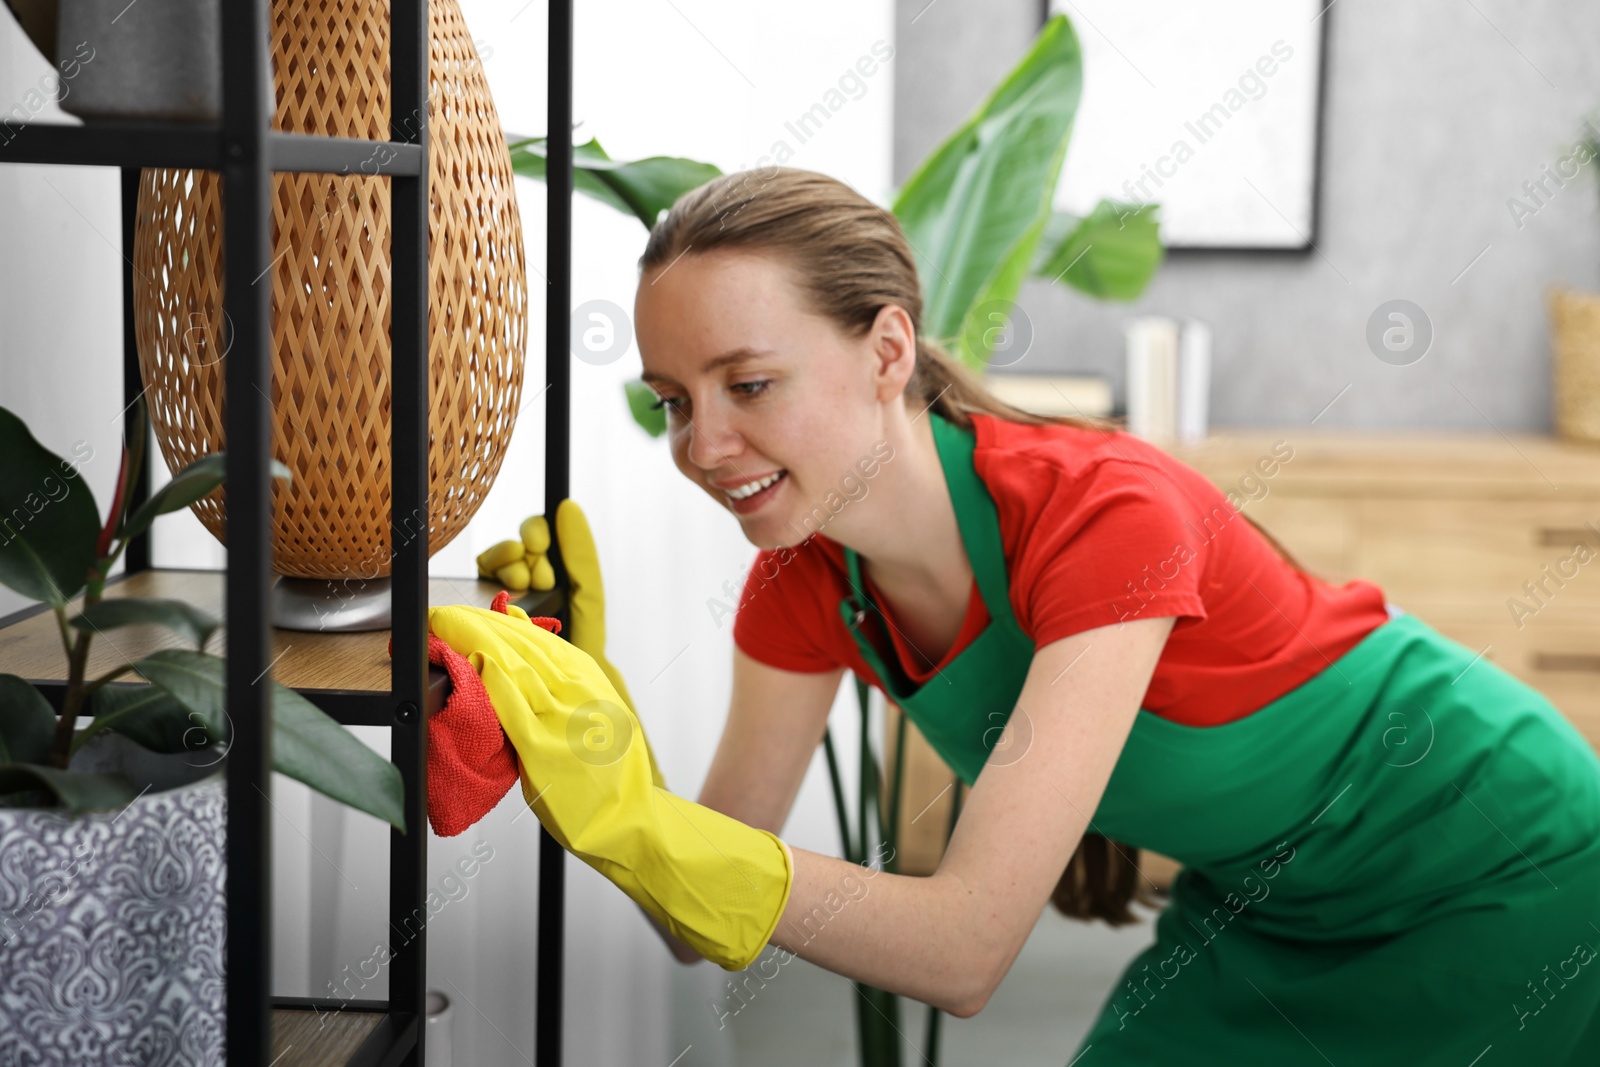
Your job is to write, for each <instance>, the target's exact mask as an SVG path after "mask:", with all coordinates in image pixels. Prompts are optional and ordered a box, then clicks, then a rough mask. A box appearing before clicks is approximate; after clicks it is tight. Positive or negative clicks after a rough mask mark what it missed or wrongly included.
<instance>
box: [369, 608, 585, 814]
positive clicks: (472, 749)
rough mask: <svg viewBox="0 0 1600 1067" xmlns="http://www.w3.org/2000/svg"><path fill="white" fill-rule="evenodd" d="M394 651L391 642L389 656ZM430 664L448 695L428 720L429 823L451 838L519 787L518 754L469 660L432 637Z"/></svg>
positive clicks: (545, 621)
mask: <svg viewBox="0 0 1600 1067" xmlns="http://www.w3.org/2000/svg"><path fill="white" fill-rule="evenodd" d="M510 600H511V594H510V593H507V592H505V591H504V590H502V591H500V592H499V593H497V594H495V598H494V602H493V603H492V604H490V605H489V607H490V609H491V610H493V611H498V612H500V614H502V615H506V614H509V612H507V611H506V604H507V603H508V602H509V601H510ZM528 621H529V622H531V623H533V624H534V625H535V626H542V627H544V628H545V629H546V630H549V631H550V632H551V633H555V634H558V633H560V632H561V621H560V620H559V619H553V618H551V617H549V616H547V615H535V616H532V617H531V618H530V619H529V620H528ZM393 650H394V642H393V639H392V638H391V639H390V654H391V655H392V654H393ZM428 662H429V663H432V664H433V665H434V666H436V667H443V668H444V669H445V672H446V673H447V674H449V675H450V695H449V696H448V697H447V698H446V699H445V705H444V707H443V708H442V709H440V710H439V711H438V712H437V713H436V714H434V715H432V716H430V717H429V719H428V822H429V823H430V824H431V825H432V826H433V832H434V833H436V834H438V835H439V836H440V837H455V836H456V835H457V834H459V833H462V832H463V831H465V830H466V829H467V828H468V827H470V826H472V825H473V824H474V823H476V822H477V821H478V820H479V819H482V818H483V817H484V816H485V815H487V814H489V812H490V811H492V810H493V809H494V806H495V805H496V804H498V803H500V801H501V799H502V798H504V797H505V795H506V794H507V793H508V792H510V791H511V787H512V786H513V785H515V784H516V783H517V750H516V749H515V748H513V747H512V745H511V739H510V738H508V737H507V736H506V732H505V730H503V729H501V727H500V719H499V716H497V715H495V712H494V705H493V704H491V703H490V702H489V691H488V690H487V689H485V688H484V687H483V679H482V678H479V677H478V672H477V671H475V670H473V669H472V664H471V662H469V661H468V659H467V657H465V656H463V655H461V653H459V652H457V651H455V650H454V649H452V648H451V647H450V646H449V645H447V644H445V643H444V642H443V641H441V640H440V639H439V638H437V637H435V636H434V635H433V634H431V633H430V634H429V635H428Z"/></svg>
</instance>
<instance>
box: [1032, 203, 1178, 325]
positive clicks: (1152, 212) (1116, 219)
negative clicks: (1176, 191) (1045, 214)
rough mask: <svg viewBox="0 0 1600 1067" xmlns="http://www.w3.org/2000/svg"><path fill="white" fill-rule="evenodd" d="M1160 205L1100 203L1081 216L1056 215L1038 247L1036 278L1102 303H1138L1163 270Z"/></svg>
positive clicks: (1034, 270) (1062, 213)
mask: <svg viewBox="0 0 1600 1067" xmlns="http://www.w3.org/2000/svg"><path fill="white" fill-rule="evenodd" d="M1160 209H1161V205H1159V204H1121V203H1117V202H1115V201H1111V200H1102V201H1100V202H1099V203H1098V204H1096V205H1095V206H1094V210H1093V211H1091V212H1089V214H1087V215H1084V216H1082V217H1079V216H1077V215H1072V214H1069V213H1067V212H1065V211H1058V212H1056V213H1055V214H1053V215H1052V216H1051V217H1050V221H1049V223H1047V224H1046V226H1045V232H1044V236H1043V238H1042V239H1041V240H1040V242H1039V250H1038V255H1037V257H1036V258H1035V260H1034V269H1033V273H1034V274H1036V275H1038V276H1039V277H1041V278H1048V279H1050V280H1051V281H1061V282H1065V283H1066V284H1068V285H1070V286H1072V287H1073V288H1074V289H1077V290H1079V291H1081V292H1083V293H1086V294H1088V295H1089V296H1092V297H1095V298H1097V299H1100V300H1134V299H1137V298H1138V296H1139V294H1140V293H1142V292H1144V290H1145V286H1147V285H1149V284H1150V279H1151V278H1152V277H1154V276H1155V272H1156V270H1157V268H1159V267H1160V266H1161V261H1162V258H1163V257H1164V256H1165V255H1166V250H1165V249H1164V248H1162V246H1161V218H1160Z"/></svg>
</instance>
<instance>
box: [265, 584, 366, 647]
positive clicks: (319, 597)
mask: <svg viewBox="0 0 1600 1067" xmlns="http://www.w3.org/2000/svg"><path fill="white" fill-rule="evenodd" d="M391 585H392V582H391V580H390V579H388V578H353V579H352V578H290V577H288V576H287V575H279V576H278V580H277V581H276V582H274V583H273V586H272V594H271V597H270V610H271V621H272V625H273V626H276V627H277V628H278V629H280V630H307V631H310V632H313V633H357V632H361V631H365V630H387V629H389V626H390V611H389V609H390V596H389V592H390V587H391Z"/></svg>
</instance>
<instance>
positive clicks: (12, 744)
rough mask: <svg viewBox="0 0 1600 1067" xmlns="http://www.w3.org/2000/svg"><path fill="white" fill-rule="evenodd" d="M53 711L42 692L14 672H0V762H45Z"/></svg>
mask: <svg viewBox="0 0 1600 1067" xmlns="http://www.w3.org/2000/svg"><path fill="white" fill-rule="evenodd" d="M55 731H56V713H55V709H54V708H52V707H51V706H50V702H49V701H48V700H46V699H45V698H44V695H43V694H42V693H40V692H39V690H37V689H35V688H34V687H33V686H32V685H30V684H29V683H28V682H27V681H26V680H25V679H22V678H19V677H17V676H16V675H15V674H0V763H46V762H48V761H49V759H50V742H51V739H52V738H53V737H54V736H55Z"/></svg>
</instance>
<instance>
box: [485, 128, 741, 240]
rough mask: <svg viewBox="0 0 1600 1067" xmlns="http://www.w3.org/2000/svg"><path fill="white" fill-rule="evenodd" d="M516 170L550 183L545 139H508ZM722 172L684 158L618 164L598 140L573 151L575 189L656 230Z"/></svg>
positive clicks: (510, 135) (512, 167)
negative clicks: (691, 192)
mask: <svg viewBox="0 0 1600 1067" xmlns="http://www.w3.org/2000/svg"><path fill="white" fill-rule="evenodd" d="M506 142H507V144H506V147H507V148H508V149H509V150H510V152H511V169H512V171H513V172H515V173H517V174H520V175H522V176H523V177H525V178H536V179H538V180H539V181H544V176H545V165H546V159H547V152H546V144H547V141H546V139H545V138H543V137H524V136H521V135H519V134H507V135H506ZM721 174H722V171H721V170H720V169H718V168H717V167H715V166H713V165H712V164H710V163H701V162H699V161H697V160H693V159H683V158H681V157H678V156H650V157H648V158H645V159H639V160H633V161H627V160H618V159H612V158H611V157H610V156H608V155H606V151H605V149H603V148H601V147H600V142H599V141H597V140H595V139H594V138H590V139H589V140H588V141H585V142H583V143H582V144H575V145H573V146H572V187H573V189H574V190H576V191H577V192H580V193H583V194H584V195H585V196H588V197H590V198H592V199H594V200H598V201H600V202H601V203H602V204H605V205H607V206H609V207H613V208H615V209H616V210H618V211H620V212H622V213H623V214H625V215H632V216H633V217H634V218H636V219H638V220H639V221H640V222H641V223H643V224H644V227H645V229H650V228H651V227H653V226H654V225H655V224H656V220H657V219H658V218H660V216H661V213H662V212H663V211H666V210H667V209H668V208H670V207H671V206H672V205H673V203H674V202H675V201H676V200H677V199H678V197H680V196H682V195H683V194H684V193H686V192H688V191H689V190H690V189H693V188H695V187H696V186H700V185H704V184H705V183H706V182H708V181H710V180H711V179H712V178H715V177H718V176H720V175H721Z"/></svg>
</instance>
